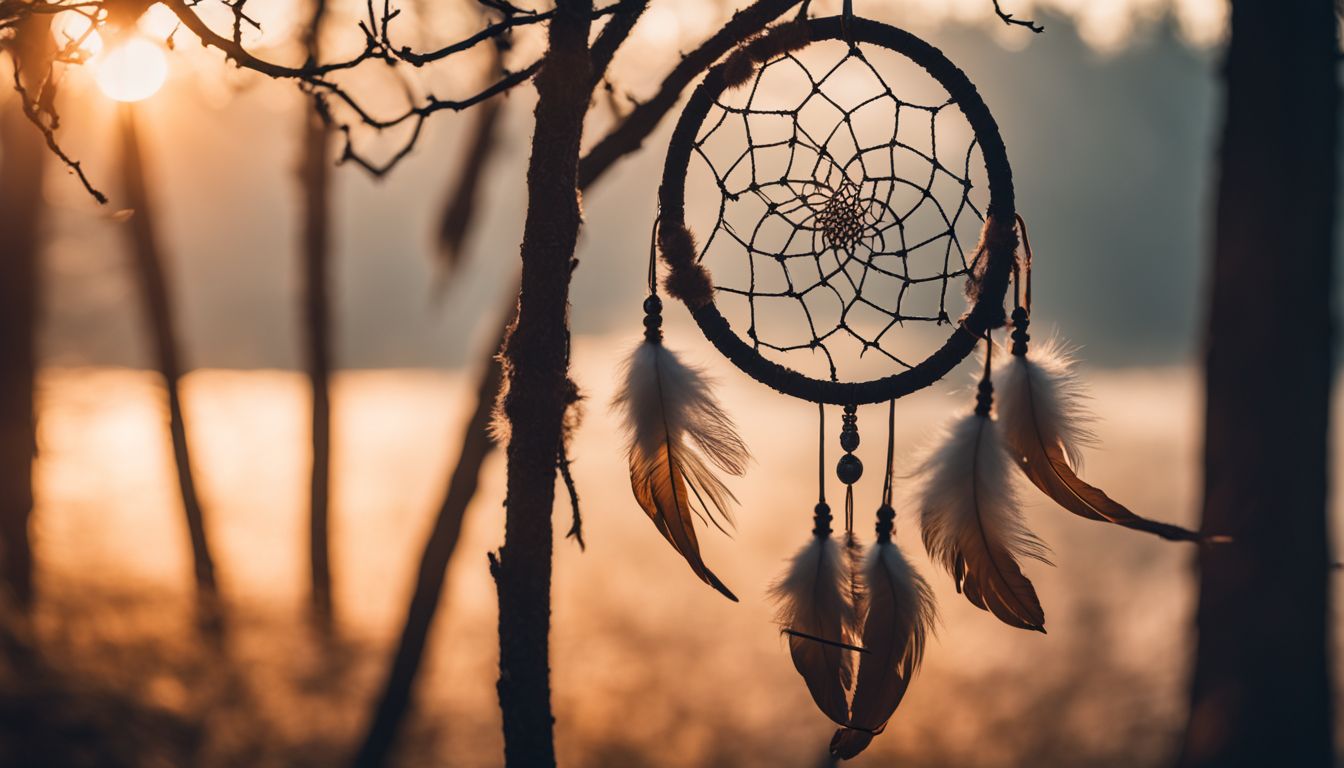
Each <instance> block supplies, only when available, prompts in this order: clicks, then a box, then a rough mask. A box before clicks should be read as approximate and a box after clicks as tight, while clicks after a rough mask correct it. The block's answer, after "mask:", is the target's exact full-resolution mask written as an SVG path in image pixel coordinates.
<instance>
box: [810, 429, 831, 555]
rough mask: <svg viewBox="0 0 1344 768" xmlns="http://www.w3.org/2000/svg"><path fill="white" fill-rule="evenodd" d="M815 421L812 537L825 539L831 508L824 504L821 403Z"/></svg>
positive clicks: (824, 477)
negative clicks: (815, 444) (814, 502)
mask: <svg viewBox="0 0 1344 768" xmlns="http://www.w3.org/2000/svg"><path fill="white" fill-rule="evenodd" d="M817 421H818V424H819V428H818V430H817V431H818V435H819V439H818V440H817V443H818V445H817V506H816V507H814V508H813V510H812V535H813V536H816V537H817V538H818V539H825V538H827V537H829V536H830V535H831V506H830V505H829V504H827V503H826V406H824V405H822V404H821V403H817Z"/></svg>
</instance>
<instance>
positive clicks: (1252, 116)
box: [1180, 0, 1338, 768]
mask: <svg viewBox="0 0 1344 768" xmlns="http://www.w3.org/2000/svg"><path fill="white" fill-rule="evenodd" d="M1337 51H1338V49H1337V41H1336V27H1335V15H1334V6H1333V3H1332V2H1331V0H1302V1H1301V2H1295V3H1283V2H1277V0H1234V1H1233V3H1232V37H1231V42H1230V44H1229V48H1228V51H1227V62H1226V75H1225V76H1226V82H1227V86H1226V89H1227V95H1226V98H1225V110H1226V115H1225V120H1226V122H1225V124H1224V127H1223V135H1222V146H1221V170H1220V174H1219V178H1218V187H1217V194H1218V198H1217V211H1216V224H1215V242H1214V258H1213V274H1212V279H1211V287H1212V294H1211V309H1210V315H1209V326H1208V340H1207V344H1208V347H1207V359H1206V365H1207V370H1206V382H1205V383H1206V387H1207V403H1206V426H1205V429H1206V433H1205V447H1204V462H1205V486H1204V522H1203V527H1204V530H1205V531H1209V532H1215V533H1224V534H1230V535H1231V536H1232V537H1234V539H1235V541H1234V543H1231V544H1226V545H1221V546H1211V547H1208V548H1205V549H1203V550H1201V552H1200V569H1201V582H1200V590H1199V611H1198V617H1197V620H1196V624H1197V629H1198V632H1199V642H1198V655H1197V658H1196V662H1195V673H1194V680H1193V690H1192V703H1191V717H1190V723H1189V726H1188V729H1187V731H1186V734H1185V741H1184V745H1183V750H1182V755H1181V761H1180V762H1181V765H1182V766H1187V767H1190V768H1194V767H1196V766H1198V767H1201V768H1202V767H1203V766H1210V767H1212V766H1219V767H1220V768H1226V767H1227V766H1233V767H1235V766H1268V765H1292V766H1300V767H1302V768H1307V767H1309V766H1329V765H1332V764H1333V761H1334V745H1333V738H1332V725H1333V719H1332V702H1331V686H1332V676H1331V666H1330V651H1329V646H1330V638H1329V623H1328V616H1329V611H1330V563H1331V558H1330V554H1329V535H1328V534H1329V531H1328V525H1327V485H1328V476H1329V465H1328V458H1329V457H1328V450H1327V437H1328V429H1329V424H1330V389H1331V378H1332V367H1333V354H1332V342H1333V334H1332V328H1333V325H1334V322H1335V319H1334V312H1333V306H1332V298H1331V294H1332V288H1333V285H1334V280H1333V269H1332V266H1331V261H1332V259H1333V254H1334V214H1335V200H1336V198H1335V184H1336V182H1335V174H1336V172H1337V168H1336V141H1337V133H1338V122H1337V116H1336V110H1337V106H1338V86H1337V83H1336V67H1337V55H1338V54H1337Z"/></svg>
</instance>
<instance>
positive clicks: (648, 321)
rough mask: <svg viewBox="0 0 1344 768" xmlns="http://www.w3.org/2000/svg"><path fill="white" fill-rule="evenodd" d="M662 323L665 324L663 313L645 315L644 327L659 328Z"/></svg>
mask: <svg viewBox="0 0 1344 768" xmlns="http://www.w3.org/2000/svg"><path fill="white" fill-rule="evenodd" d="M662 324H663V316H662V315H645V316H644V327H645V328H658V327H661V326H662Z"/></svg>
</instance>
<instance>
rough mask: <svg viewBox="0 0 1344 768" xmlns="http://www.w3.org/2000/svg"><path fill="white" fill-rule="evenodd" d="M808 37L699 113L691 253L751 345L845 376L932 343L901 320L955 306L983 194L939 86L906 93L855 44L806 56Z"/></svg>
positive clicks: (908, 363) (932, 317) (906, 363)
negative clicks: (698, 180) (699, 195)
mask: <svg viewBox="0 0 1344 768" xmlns="http://www.w3.org/2000/svg"><path fill="white" fill-rule="evenodd" d="M817 47H818V45H817V44H814V45H813V46H810V47H809V48H808V49H806V50H805V51H803V52H798V53H789V54H785V55H783V56H781V57H779V58H777V59H774V60H771V61H769V62H767V63H765V64H764V65H762V66H761V68H760V69H759V70H758V71H757V73H756V75H755V77H754V79H753V80H752V81H751V82H750V83H749V84H748V85H746V86H744V87H742V88H739V89H737V90H733V91H727V92H725V93H724V94H722V95H720V96H719V98H718V99H717V100H716V101H715V103H714V105H713V106H712V107H711V108H710V111H709V113H708V114H707V116H706V118H705V119H704V121H703V122H702V126H701V129H700V133H699V134H698V135H697V137H696V140H695V143H694V145H693V156H696V157H699V158H700V160H701V161H702V162H703V164H704V166H705V167H706V168H707V169H708V171H709V174H710V179H711V180H712V184H713V186H714V187H716V188H717V192H718V198H719V199H718V205H717V206H716V207H717V220H716V221H714V224H713V227H712V231H710V233H709V235H708V237H706V238H704V240H703V243H704V244H703V246H702V249H701V253H700V258H701V260H702V261H703V262H706V263H707V265H708V266H710V269H711V273H712V274H713V275H714V280H715V288H716V291H717V293H718V296H717V303H719V304H720V307H721V308H724V305H725V304H731V303H734V302H735V303H736V304H737V305H738V306H736V307H735V308H734V309H736V310H738V311H735V312H726V313H725V316H726V317H728V319H729V322H730V324H731V325H732V326H733V327H734V328H735V329H738V332H739V333H741V334H743V335H744V336H745V338H746V339H747V340H748V341H749V343H751V344H752V345H753V346H754V347H755V348H756V349H757V350H758V351H763V353H766V354H770V355H771V356H772V357H774V358H775V359H776V361H777V362H781V363H783V364H786V365H789V366H790V367H795V369H799V366H800V364H810V363H809V360H810V359H813V358H820V360H821V368H820V369H818V370H817V374H818V376H819V377H820V376H826V377H828V378H830V380H832V381H839V380H841V373H842V369H848V370H847V374H846V378H847V379H848V380H854V378H855V377H854V372H855V370H857V369H858V367H859V364H858V358H864V357H865V356H866V355H869V354H870V353H876V354H877V355H878V356H879V357H880V358H881V359H882V360H885V361H887V365H888V366H890V365H892V364H894V365H896V366H899V367H901V368H912V367H914V365H916V364H918V362H919V361H920V360H921V359H922V358H921V357H919V356H918V355H920V354H921V350H919V349H916V347H919V346H920V344H923V343H925V342H926V340H927V339H930V338H934V336H932V335H930V334H915V333H914V331H913V329H914V327H915V326H919V325H924V326H927V327H930V328H932V327H936V326H938V325H944V324H948V323H950V322H952V320H953V319H954V316H955V315H956V314H959V312H960V307H958V308H957V309H953V310H949V307H948V297H949V294H952V295H953V296H959V295H960V294H961V290H960V284H959V281H961V280H964V278H965V277H966V276H967V275H968V274H969V273H970V271H971V270H972V269H973V268H974V266H975V264H974V258H975V253H974V251H975V245H976V238H977V237H978V235H979V231H980V227H981V225H982V223H983V221H984V214H983V210H984V207H983V204H981V203H979V202H978V201H977V200H975V199H973V197H977V198H984V197H986V196H987V190H986V189H984V188H983V187H982V185H979V184H978V183H976V181H978V179H979V178H980V177H979V176H976V173H977V172H982V171H983V164H980V165H979V166H976V165H975V164H974V163H973V162H972V161H973V160H974V159H976V158H977V156H978V152H977V149H978V145H977V143H976V141H975V137H974V134H973V132H971V130H970V128H969V125H968V124H966V122H965V118H964V116H963V115H962V114H961V112H960V110H959V109H958V108H957V107H956V105H955V103H954V102H952V101H950V100H949V99H948V97H947V94H946V92H945V91H943V90H942V89H941V87H937V93H936V94H934V98H935V99H937V98H941V99H942V101H936V100H935V101H933V102H932V103H917V102H915V101H907V100H905V99H902V98H900V97H898V96H896V94H895V92H894V91H893V89H892V87H891V86H890V85H888V82H887V80H886V79H884V78H883V76H882V74H881V73H879V72H878V70H877V69H876V68H875V67H874V66H873V65H872V64H871V63H870V62H869V59H868V56H867V55H865V53H864V50H865V49H861V48H849V47H848V46H843V53H842V54H841V55H840V56H839V57H838V58H837V57H835V56H832V57H831V59H830V60H829V63H824V64H823V65H821V66H818V65H817V62H816V59H815V57H813V56H810V55H809V54H810V53H812V52H813V49H814V48H817ZM901 61H902V62H904V63H906V64H909V62H907V61H906V60H904V59H902V60H901ZM909 66H910V67H912V68H913V67H914V65H913V64H909ZM917 74H919V75H921V76H923V79H924V80H926V81H928V82H929V83H934V81H932V78H929V77H928V76H927V75H924V74H923V72H922V70H918V72H917ZM780 75H782V76H780ZM909 80H910V78H905V77H902V79H901V80H900V81H899V82H901V83H902V85H903V86H904V85H907V83H908V81H909ZM772 81H773V82H772ZM935 87H936V84H935ZM781 94H783V95H781ZM788 94H792V96H793V97H794V98H792V99H789V98H787V95H788ZM949 107H951V109H949ZM973 179H974V181H973ZM690 189H691V186H690V183H689V180H688V191H690ZM711 194H712V193H711ZM702 202H703V204H704V205H705V206H706V207H707V208H708V207H709V206H710V205H711V204H712V202H713V201H711V200H708V199H706V200H703V201H702ZM710 262H712V263H710ZM743 325H745V328H743ZM901 329H911V330H909V331H907V332H905V333H902V330H901ZM944 338H945V337H944ZM905 340H908V341H910V343H909V344H906V343H905ZM925 346H927V344H925ZM934 348H936V347H934ZM911 350H913V351H911ZM928 351H929V352H931V351H932V348H930V349H928ZM791 355H802V356H803V358H805V359H801V360H800V359H798V358H793V357H790V356H791ZM813 367H815V365H813Z"/></svg>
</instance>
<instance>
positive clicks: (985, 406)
mask: <svg viewBox="0 0 1344 768" xmlns="http://www.w3.org/2000/svg"><path fill="white" fill-rule="evenodd" d="M993 357H994V338H993V336H992V335H991V333H990V332H989V331H985V373H984V375H982V376H981V377H980V386H979V387H977V388H976V392H975V415H976V416H981V417H984V418H988V417H989V412H990V410H991V409H992V408H993V407H994V381H993V379H992V378H991V374H992V369H991V365H990V361H991V359H992V358H993Z"/></svg>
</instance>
